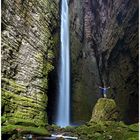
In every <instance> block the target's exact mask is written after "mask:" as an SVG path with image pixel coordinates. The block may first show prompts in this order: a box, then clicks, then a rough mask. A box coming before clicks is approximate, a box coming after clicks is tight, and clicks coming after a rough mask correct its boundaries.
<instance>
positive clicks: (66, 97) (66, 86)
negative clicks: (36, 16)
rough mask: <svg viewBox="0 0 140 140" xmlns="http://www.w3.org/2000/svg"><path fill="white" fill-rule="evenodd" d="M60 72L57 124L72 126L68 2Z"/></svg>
mask: <svg viewBox="0 0 140 140" xmlns="http://www.w3.org/2000/svg"><path fill="white" fill-rule="evenodd" d="M60 55H61V56H60V70H59V97H58V106H57V107H58V108H57V116H56V117H57V118H56V124H57V125H58V126H61V127H65V126H68V125H70V52H69V15H68V1H67V0H62V4H61V53H60Z"/></svg>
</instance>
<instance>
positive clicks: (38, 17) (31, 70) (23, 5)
mask: <svg viewBox="0 0 140 140" xmlns="http://www.w3.org/2000/svg"><path fill="white" fill-rule="evenodd" d="M1 31H2V44H1V46H2V73H1V74H2V134H6V133H8V134H12V133H17V132H16V131H22V132H24V131H25V132H26V133H27V132H32V133H37V134H44V135H46V134H47V133H48V132H47V130H46V126H47V124H48V119H47V112H46V108H47V101H48V97H47V89H48V75H49V73H50V71H52V70H53V69H54V65H55V64H54V59H55V58H56V57H57V52H56V50H57V48H58V45H59V1H58V0H43V1H40V0H7V1H6V0H3V1H2V29H1ZM17 128H18V129H17Z"/></svg>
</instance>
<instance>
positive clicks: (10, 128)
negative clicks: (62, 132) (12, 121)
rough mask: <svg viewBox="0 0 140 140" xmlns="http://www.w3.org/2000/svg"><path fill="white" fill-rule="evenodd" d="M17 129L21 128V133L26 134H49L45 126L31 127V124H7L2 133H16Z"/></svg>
mask: <svg viewBox="0 0 140 140" xmlns="http://www.w3.org/2000/svg"><path fill="white" fill-rule="evenodd" d="M17 129H20V133H22V134H26V133H31V134H38V135H46V136H47V135H49V132H48V131H47V130H46V129H45V128H43V127H31V126H22V125H7V126H3V127H2V129H1V132H2V134H14V133H15V132H17Z"/></svg>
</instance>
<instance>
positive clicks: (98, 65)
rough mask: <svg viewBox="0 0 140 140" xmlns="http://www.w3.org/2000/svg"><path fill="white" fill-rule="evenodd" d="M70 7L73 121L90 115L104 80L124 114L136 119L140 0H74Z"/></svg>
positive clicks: (130, 119)
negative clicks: (139, 11) (139, 6)
mask: <svg viewBox="0 0 140 140" xmlns="http://www.w3.org/2000/svg"><path fill="white" fill-rule="evenodd" d="M69 7H70V31H71V57H72V62H71V63H72V74H73V77H72V82H73V85H72V87H73V88H72V92H73V97H72V101H73V105H72V107H73V108H72V113H73V121H74V122H79V121H80V120H81V121H82V120H85V121H86V120H89V119H90V116H91V112H92V107H93V106H94V105H95V103H96V100H97V98H98V97H99V96H100V93H99V89H98V86H99V85H102V84H103V83H105V84H106V85H107V86H110V87H111V88H110V90H109V92H108V97H110V98H114V99H115V100H116V102H117V105H118V107H119V108H120V113H121V119H122V120H124V121H125V122H128V123H133V122H137V121H138V1H137V0H82V1H77V0H70V1H69ZM77 106H78V108H77Z"/></svg>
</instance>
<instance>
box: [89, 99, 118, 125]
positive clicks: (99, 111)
mask: <svg viewBox="0 0 140 140" xmlns="http://www.w3.org/2000/svg"><path fill="white" fill-rule="evenodd" d="M118 115H119V113H118V109H117V105H116V103H115V101H114V100H113V99H107V98H100V99H99V100H98V101H97V103H96V105H95V107H94V109H93V112H92V118H91V121H94V122H98V121H114V120H117V118H118Z"/></svg>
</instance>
